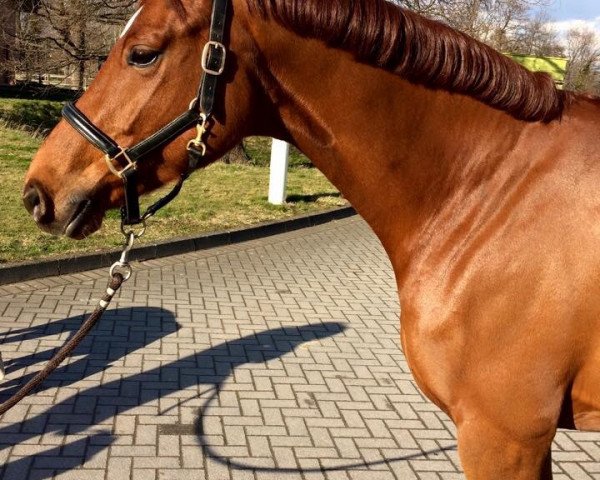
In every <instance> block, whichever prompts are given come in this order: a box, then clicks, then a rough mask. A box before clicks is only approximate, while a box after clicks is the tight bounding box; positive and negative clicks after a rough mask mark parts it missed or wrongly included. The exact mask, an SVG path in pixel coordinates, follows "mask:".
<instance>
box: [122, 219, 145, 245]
mask: <svg viewBox="0 0 600 480" xmlns="http://www.w3.org/2000/svg"><path fill="white" fill-rule="evenodd" d="M148 218H149V217H146V216H144V217H142V229H141V230H140V231H139V232H137V233H136V232H134V231H133V230H132V229H129V230H125V225H123V223H121V233H122V234H123V235H125V236H126V237H127V238H129V237H130V236H131V235H133V236H134V238H136V239H137V238H141V237H143V236H144V234H145V233H146V228H147V226H146V220H147V219H148Z"/></svg>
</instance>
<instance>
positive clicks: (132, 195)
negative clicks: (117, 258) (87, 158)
mask: <svg viewBox="0 0 600 480" xmlns="http://www.w3.org/2000/svg"><path fill="white" fill-rule="evenodd" d="M227 6H228V0H214V1H213V9H212V17H211V25H210V34H209V41H208V42H207V43H206V45H205V46H204V50H203V52H202V58H201V65H202V72H203V73H202V79H201V80H200V85H199V87H198V94H197V96H196V98H194V100H192V102H191V103H190V106H189V109H188V110H187V111H186V112H184V113H183V114H181V115H180V116H179V117H177V118H176V119H175V120H173V121H172V122H171V123H169V124H168V125H165V126H164V127H163V128H161V129H160V130H158V131H157V132H156V133H154V134H153V135H151V136H150V137H148V138H146V139H144V140H142V141H141V142H139V143H138V144H136V145H134V146H132V147H127V148H124V147H121V146H120V145H119V144H118V143H117V142H116V141H115V140H113V138H112V137H110V136H109V135H107V134H106V133H104V132H103V131H102V130H101V129H100V128H98V127H97V126H96V125H94V123H93V122H92V121H91V120H90V119H89V118H87V117H86V116H85V114H84V113H83V112H82V111H81V110H79V109H78V108H77V107H76V106H75V104H73V103H67V104H66V105H65V107H64V109H63V111H62V115H63V117H64V119H65V120H66V121H67V122H69V124H70V125H71V126H72V127H73V128H74V129H75V130H77V131H78V132H79V133H80V134H81V135H82V136H83V137H84V138H85V139H86V140H87V141H88V142H90V143H91V144H92V145H94V146H95V147H96V148H98V149H99V150H100V151H102V152H103V153H104V155H105V160H106V163H107V165H108V168H109V169H110V171H111V172H112V173H114V174H115V175H116V176H118V177H119V178H121V179H122V180H123V188H124V190H125V204H124V205H123V207H122V208H121V220H122V224H123V225H137V224H140V223H145V221H146V219H148V218H149V217H151V216H152V215H154V214H155V213H156V212H157V211H158V210H160V209H161V208H163V207H164V206H166V205H167V204H168V203H170V202H171V201H172V200H173V199H174V198H175V197H176V196H177V195H178V194H179V192H180V191H181V187H182V186H183V183H184V182H185V180H187V178H188V177H189V175H190V173H191V172H192V171H193V170H194V169H195V168H197V166H198V164H199V162H200V159H201V158H202V157H203V156H204V155H205V154H206V144H205V143H204V136H205V134H206V132H207V129H208V128H209V122H210V119H211V115H212V111H213V107H214V103H215V94H216V90H217V84H218V79H219V77H220V76H221V75H222V74H223V72H224V71H225V62H226V57H227V48H226V47H225V45H224V37H225V24H226V20H227ZM194 125H196V129H197V134H196V138H194V139H193V140H191V141H190V142H189V143H188V145H187V150H188V155H189V165H188V169H187V171H186V172H184V173H183V174H182V175H181V177H180V179H179V181H178V182H177V184H176V185H175V187H174V188H173V190H171V192H169V193H168V194H167V195H166V196H165V197H163V198H161V199H160V200H158V201H157V202H156V203H154V204H153V205H152V206H150V207H149V208H148V209H147V210H146V212H145V213H144V214H143V215H141V214H140V200H139V195H138V190H137V186H138V181H137V166H138V164H139V162H140V161H142V160H143V159H144V157H145V156H146V155H148V154H149V153H150V152H152V151H154V150H156V149H157V148H159V147H161V146H163V145H165V144H167V143H169V142H171V141H172V140H174V139H175V138H177V137H179V136H180V135H182V134H183V133H184V132H186V131H188V130H189V129H190V128H192V127H193V126H194Z"/></svg>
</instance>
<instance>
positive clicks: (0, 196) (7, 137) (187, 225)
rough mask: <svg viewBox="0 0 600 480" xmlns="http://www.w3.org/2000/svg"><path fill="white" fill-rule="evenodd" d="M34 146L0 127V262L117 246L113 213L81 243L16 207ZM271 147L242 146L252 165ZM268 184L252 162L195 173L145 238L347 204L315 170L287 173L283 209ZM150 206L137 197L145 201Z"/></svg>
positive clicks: (264, 171)
mask: <svg viewBox="0 0 600 480" xmlns="http://www.w3.org/2000/svg"><path fill="white" fill-rule="evenodd" d="M40 143H41V140H40V139H39V138H35V137H33V136H31V135H30V134H27V133H26V132H23V131H19V130H13V129H9V128H6V127H2V126H0V172H2V173H1V175H0V225H1V227H0V263H6V262H15V261H22V260H31V259H36V258H41V257H48V256H52V255H59V254H74V253H77V252H94V251H100V250H106V249H110V248H114V247H117V246H120V244H121V242H122V235H121V233H120V231H119V218H118V214H117V212H109V214H108V218H107V219H106V220H105V222H104V225H103V227H102V229H101V230H100V231H99V232H97V233H95V234H94V235H92V236H91V237H90V238H88V239H86V240H83V241H79V242H78V241H74V240H69V239H65V238H57V237H53V236H50V235H47V234H45V233H42V232H41V231H40V230H38V228H37V227H36V226H35V224H34V222H33V220H32V219H31V217H30V216H29V215H28V213H27V212H26V210H25V208H24V207H23V206H22V203H21V200H20V196H21V188H22V182H23V177H24V175H25V172H26V170H27V167H28V165H29V163H30V161H31V158H32V156H33V154H34V153H35V151H36V150H37V149H38V148H39V145H40ZM269 143H270V142H269V141H268V140H267V139H251V140H249V142H248V143H247V144H246V149H247V151H248V152H249V153H250V155H251V157H252V159H253V163H257V164H262V163H264V158H263V157H267V156H268V146H269ZM294 155H299V154H298V153H297V152H295V153H294ZM255 158H256V159H257V160H256V162H254V160H255ZM261 159H262V160H261ZM293 160H294V161H293V162H292V164H294V165H295V164H298V163H300V160H299V159H298V158H294V159H293ZM304 163H306V161H304ZM268 182H269V169H268V168H267V167H265V166H258V165H255V164H252V165H245V164H244V165H225V164H224V163H216V164H214V165H212V166H210V167H208V168H207V169H206V170H203V171H199V172H196V173H195V174H194V175H193V176H192V178H191V179H190V180H189V181H188V183H187V185H186V186H185V188H184V191H183V192H182V194H181V196H180V197H179V198H178V199H177V200H175V201H174V202H173V203H172V204H171V205H170V206H168V207H167V208H165V209H164V210H163V211H161V212H159V214H158V215H157V216H156V217H155V218H153V219H152V220H151V221H150V225H149V228H148V232H147V234H146V236H145V237H144V239H143V241H144V242H152V241H157V240H164V239H168V238H171V237H180V236H186V235H192V234H197V233H201V232H208V231H216V230H223V229H229V228H234V227H240V226H244V225H252V224H255V223H259V222H263V221H268V220H275V219H282V218H286V217H292V216H295V215H299V214H305V213H310V212H316V211H320V210H327V209H330V208H334V207H337V206H342V205H345V204H346V202H345V201H344V199H342V198H341V197H340V195H339V193H338V192H337V190H336V189H335V188H334V187H333V186H332V185H331V184H330V183H329V182H328V181H327V179H326V178H325V177H324V176H323V175H322V174H321V173H320V172H319V171H318V170H317V169H315V168H307V167H304V166H302V167H293V168H291V169H290V172H289V176H288V193H289V197H288V202H287V203H286V204H285V205H283V206H273V205H270V204H269V203H268V202H267V193H268ZM150 201H151V200H150V199H148V198H146V199H143V202H150Z"/></svg>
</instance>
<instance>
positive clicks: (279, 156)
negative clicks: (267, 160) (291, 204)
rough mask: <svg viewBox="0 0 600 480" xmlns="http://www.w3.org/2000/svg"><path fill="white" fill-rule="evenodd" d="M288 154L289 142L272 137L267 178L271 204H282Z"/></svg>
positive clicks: (284, 197)
mask: <svg viewBox="0 0 600 480" xmlns="http://www.w3.org/2000/svg"><path fill="white" fill-rule="evenodd" d="M289 154H290V146H289V144H288V143H286V142H282V141H281V140H277V139H275V138H274V139H273V145H272V146H271V178H270V180H269V203H272V204H273V205H283V203H284V202H285V199H286V194H285V186H286V183H287V171H288V164H289Z"/></svg>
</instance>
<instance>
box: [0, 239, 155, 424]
mask: <svg viewBox="0 0 600 480" xmlns="http://www.w3.org/2000/svg"><path fill="white" fill-rule="evenodd" d="M144 231H145V228H144V230H142V232H141V233H138V234H136V233H134V232H133V231H128V232H125V231H124V232H123V233H124V234H125V236H126V238H127V240H126V242H125V245H124V247H123V252H122V253H121V258H120V259H119V260H118V261H117V262H115V263H114V264H113V266H112V267H110V280H109V282H108V287H107V288H106V293H105V294H104V296H103V297H102V299H101V300H100V302H98V306H97V307H96V309H95V310H94V311H93V312H92V314H91V315H90V316H89V317H88V318H87V319H86V320H85V322H83V323H82V324H81V327H79V330H77V333H75V335H73V336H72V337H71V338H70V339H69V341H68V342H67V343H65V344H64V345H63V347H62V348H61V349H60V350H59V351H58V352H56V354H55V355H54V356H53V357H52V359H51V360H50V361H49V362H48V363H47V364H46V366H45V367H44V368H43V369H42V370H40V371H39V372H38V373H37V374H36V375H35V377H33V378H32V379H31V380H30V381H29V382H27V383H26V384H25V385H24V386H23V387H21V389H20V390H19V391H18V392H17V393H15V394H14V395H13V396H12V397H10V398H9V399H8V400H6V401H5V402H4V403H3V404H2V405H0V415H2V414H4V413H6V412H8V411H9V410H10V409H11V408H13V407H14V406H15V405H16V404H17V403H19V402H20V401H21V400H23V398H25V397H26V396H27V395H29V394H30V393H31V392H32V390H34V389H35V388H36V387H37V386H38V385H39V384H40V383H42V382H43V381H44V380H46V378H48V376H49V375H50V374H51V373H52V372H53V371H54V370H56V369H57V368H58V366H59V365H60V364H61V363H62V362H63V361H64V360H65V359H66V358H67V357H68V356H69V355H70V354H71V352H73V350H75V348H76V347H77V345H79V344H80V343H81V341H82V340H83V339H84V338H85V336H86V335H87V334H88V333H90V331H91V330H92V328H94V325H96V323H97V322H98V320H100V319H101V318H102V315H103V314H104V312H105V311H106V309H107V308H108V306H109V305H110V303H111V302H112V299H113V298H114V296H115V295H116V293H117V292H118V291H119V289H120V288H121V286H122V285H123V283H125V282H126V281H127V280H129V279H130V278H131V274H132V273H133V270H132V268H131V265H130V264H129V260H128V257H129V252H130V251H131V248H132V247H133V244H134V242H135V240H136V239H138V238H140V237H141V236H142V235H143V234H144Z"/></svg>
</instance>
